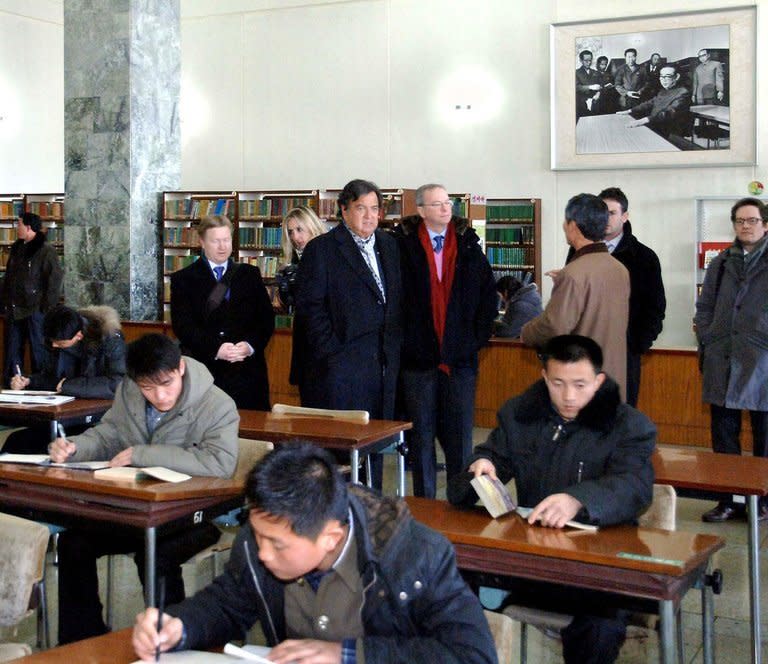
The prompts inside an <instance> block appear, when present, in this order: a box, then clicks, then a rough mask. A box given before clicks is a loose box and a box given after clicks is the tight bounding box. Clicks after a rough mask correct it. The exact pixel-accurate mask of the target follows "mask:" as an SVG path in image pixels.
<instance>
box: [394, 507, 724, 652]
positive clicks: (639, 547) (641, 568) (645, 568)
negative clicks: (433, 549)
mask: <svg viewBox="0 0 768 664" xmlns="http://www.w3.org/2000/svg"><path fill="white" fill-rule="evenodd" d="M405 500H406V502H407V503H408V506H409V508H410V510H411V513H412V514H413V517H414V518H415V519H416V520H417V521H420V522H421V523H423V524H425V525H427V526H429V527H430V528H432V529H434V530H436V531H438V532H439V533H442V534H443V535H444V536H445V537H446V538H448V540H449V541H450V542H451V543H452V544H453V546H454V549H455V550H456V560H457V564H458V566H459V568H460V569H462V570H466V571H470V572H478V573H481V574H484V575H488V576H491V577H493V578H494V579H495V580H501V581H503V579H504V578H505V577H507V578H508V577H515V578H524V579H533V580H537V581H549V582H553V583H560V584H565V585H568V586H573V587H575V588H588V589H591V590H597V591H602V592H605V593H610V594H611V595H619V596H622V597H624V598H633V599H639V600H651V601H653V602H655V603H656V604H657V606H658V611H659V616H660V618H661V627H660V632H659V639H660V649H661V660H662V662H664V663H665V664H671V662H674V661H676V658H677V648H676V640H677V635H676V629H675V613H676V609H677V607H678V606H679V605H680V602H681V601H682V598H683V596H684V595H685V593H686V592H688V590H689V589H690V588H691V587H693V586H694V585H696V584H697V583H699V582H702V581H703V579H704V576H705V574H706V572H707V568H708V566H709V562H710V559H711V558H712V555H713V554H714V553H715V552H717V551H719V550H720V549H722V548H723V547H724V546H725V540H724V539H723V538H722V537H718V536H716V535H702V534H695V533H687V532H683V531H669V530H659V529H656V528H637V527H634V526H613V527H609V528H605V529H601V530H599V531H597V532H589V531H583V530H569V529H565V530H556V529H552V528H544V527H542V526H535V525H534V526H529V525H528V524H527V523H526V522H525V521H523V519H522V518H520V516H518V515H517V514H508V515H506V516H503V517H499V518H498V519H492V518H491V517H490V516H489V515H488V513H487V512H486V511H485V510H484V509H482V508H474V509H469V510H466V509H459V508H456V507H453V506H451V505H450V504H449V503H447V502H445V501H440V500H433V499H430V498H415V497H412V496H409V497H407V498H406V499H405ZM701 585H702V621H703V622H704V627H705V629H703V630H702V638H703V639H704V661H705V662H711V661H712V659H711V658H712V652H713V651H712V621H713V615H712V600H711V593H712V589H711V587H709V586H708V585H707V584H704V583H702V584H701ZM627 601H629V600H627Z"/></svg>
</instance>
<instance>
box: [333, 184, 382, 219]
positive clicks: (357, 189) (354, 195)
mask: <svg viewBox="0 0 768 664" xmlns="http://www.w3.org/2000/svg"><path fill="white" fill-rule="evenodd" d="M371 192H373V193H374V194H376V198H377V199H378V201H379V207H381V205H382V203H383V201H384V199H383V197H382V195H381V189H379V188H378V187H377V186H376V185H375V184H374V183H373V182H370V181H368V180H352V181H351V182H347V184H346V185H344V189H342V190H341V193H340V194H339V199H338V203H339V216H341V208H343V207H344V208H348V207H349V206H350V204H351V203H353V202H354V201H356V200H357V199H358V198H360V197H361V196H365V195H366V194H370V193H371Z"/></svg>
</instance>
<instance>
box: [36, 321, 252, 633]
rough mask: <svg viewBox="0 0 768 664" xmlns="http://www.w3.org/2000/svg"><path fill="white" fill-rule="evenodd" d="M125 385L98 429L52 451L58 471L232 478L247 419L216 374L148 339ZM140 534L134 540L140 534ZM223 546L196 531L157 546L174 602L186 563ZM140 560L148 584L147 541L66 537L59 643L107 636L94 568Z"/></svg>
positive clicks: (209, 533)
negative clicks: (156, 470)
mask: <svg viewBox="0 0 768 664" xmlns="http://www.w3.org/2000/svg"><path fill="white" fill-rule="evenodd" d="M126 369H127V376H126V378H125V380H123V382H122V383H121V385H120V387H119V388H118V390H117V393H116V394H115V401H114V403H113V405H112V408H110V410H109V411H107V413H106V414H105V415H104V418H103V419H102V420H101V422H99V424H97V425H96V426H94V427H92V428H90V429H88V430H87V431H86V432H85V433H83V434H82V435H80V436H74V437H73V438H71V439H65V438H57V439H56V440H55V441H54V442H53V443H51V446H50V455H51V459H52V460H53V461H57V462H63V461H98V460H107V459H109V460H111V461H110V465H111V466H128V465H131V466H166V467H167V468H170V469H172V470H177V471H179V472H183V473H188V474H190V475H203V476H211V477H231V476H232V473H233V472H234V470H235V465H236V462H237V431H238V425H239V422H240V417H239V415H238V414H237V410H236V408H235V402H234V401H232V399H231V397H229V396H227V395H226V394H225V393H224V392H223V391H222V390H220V389H219V388H218V387H216V386H215V385H214V384H213V377H212V376H211V374H210V372H209V371H208V370H207V369H206V368H205V367H204V366H203V365H202V364H200V363H199V362H197V361H196V360H193V359H192V358H190V357H182V356H181V352H180V351H179V348H178V346H177V345H176V344H175V343H174V341H173V340H172V339H170V338H169V337H166V336H164V335H162V334H148V335H145V336H143V337H141V338H140V339H137V340H136V341H134V342H133V343H131V344H129V346H128V352H127V356H126ZM134 532H135V531H134ZM218 538H219V532H218V530H217V529H216V528H215V527H214V526H213V525H211V524H207V523H204V524H198V525H195V526H191V527H188V528H182V529H181V530H177V531H174V532H173V533H171V534H169V535H165V536H160V537H158V539H157V555H156V561H157V579H158V581H159V580H160V579H161V578H164V579H165V594H166V597H167V599H168V601H169V602H179V601H181V600H182V599H184V582H183V580H182V577H181V567H180V565H181V563H183V562H185V561H186V560H188V559H189V558H190V557H191V556H193V555H194V554H195V553H197V552H198V551H201V550H202V549H204V548H205V547H207V546H209V545H210V544H213V542H215V541H217V540H218ZM128 552H135V553H136V558H135V561H136V566H137V567H138V570H139V577H140V578H141V580H142V583H143V582H144V578H143V575H144V538H143V536H141V535H136V534H133V533H132V534H128V535H122V534H121V533H119V532H118V533H112V532H110V533H109V534H108V535H105V534H98V533H97V534H94V533H93V532H89V531H85V530H83V531H78V530H76V529H70V530H67V531H65V532H63V533H62V534H61V535H60V537H59V643H69V642H71V641H77V640H79V639H84V638H87V637H89V636H94V635H97V634H103V633H105V632H106V631H107V630H108V627H107V626H106V625H105V624H104V621H103V620H102V617H101V608H102V607H101V603H100V602H99V596H98V591H99V589H98V578H97V576H96V559H97V558H98V557H99V556H102V555H105V554H111V553H128Z"/></svg>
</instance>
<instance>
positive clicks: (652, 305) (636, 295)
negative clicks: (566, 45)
mask: <svg viewBox="0 0 768 664" xmlns="http://www.w3.org/2000/svg"><path fill="white" fill-rule="evenodd" d="M598 196H600V198H602V199H603V202H604V203H605V204H606V205H607V206H608V229H607V231H606V233H605V246H606V247H607V248H608V252H609V253H610V254H611V255H612V256H613V257H614V258H615V259H616V260H617V261H619V262H620V263H621V264H622V265H623V266H624V267H625V268H627V272H629V325H628V326H627V403H628V404H629V405H630V406H637V399H638V394H639V392H640V358H641V356H642V355H643V353H646V352H648V350H650V348H651V345H652V344H653V342H654V341H655V340H656V337H658V336H659V333H660V332H661V329H662V325H663V321H664V315H665V312H666V309H667V299H666V296H665V294H664V282H663V281H662V278H661V265H660V264H659V258H658V256H657V255H656V253H655V252H654V251H653V249H651V248H649V247H646V246H645V245H644V244H642V243H641V242H640V241H639V240H638V239H637V238H636V237H635V236H634V235H633V234H632V226H631V224H630V223H629V218H628V217H629V215H628V212H627V211H628V209H629V202H628V201H627V197H626V196H625V195H624V192H623V191H622V190H621V189H619V188H618V187H609V188H608V189H603V191H601V192H600V193H599V194H598Z"/></svg>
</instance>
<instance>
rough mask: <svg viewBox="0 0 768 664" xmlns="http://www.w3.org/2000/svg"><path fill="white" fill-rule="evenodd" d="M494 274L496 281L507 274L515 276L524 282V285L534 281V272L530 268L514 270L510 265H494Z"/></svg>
mask: <svg viewBox="0 0 768 664" xmlns="http://www.w3.org/2000/svg"><path fill="white" fill-rule="evenodd" d="M493 276H494V277H495V278H496V281H498V280H499V279H501V278H502V277H506V276H510V277H514V278H515V279H517V280H518V281H520V282H522V283H523V285H525V284H529V283H531V282H532V281H533V272H531V271H530V270H512V269H510V268H508V267H494V268H493Z"/></svg>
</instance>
